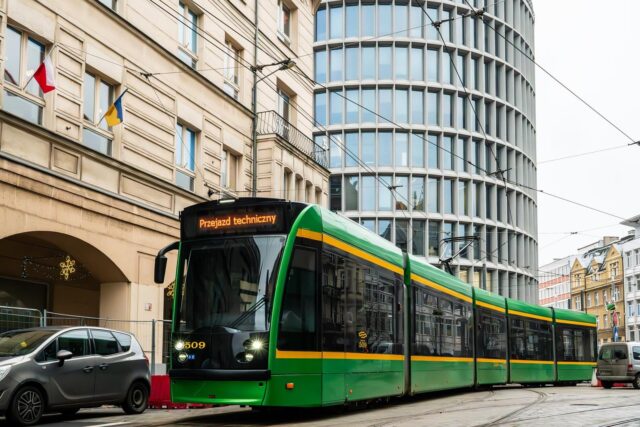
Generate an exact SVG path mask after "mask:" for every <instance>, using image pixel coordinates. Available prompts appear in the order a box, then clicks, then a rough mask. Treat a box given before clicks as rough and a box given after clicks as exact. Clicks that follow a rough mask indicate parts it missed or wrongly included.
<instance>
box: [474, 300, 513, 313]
mask: <svg viewBox="0 0 640 427" xmlns="http://www.w3.org/2000/svg"><path fill="white" fill-rule="evenodd" d="M476 305H477V306H479V307H484V308H488V309H489V310H495V311H499V312H500V313H506V311H507V310H505V309H504V308H502V307H498V306H497V305H493V304H489V303H486V302H483V301H478V300H476Z"/></svg>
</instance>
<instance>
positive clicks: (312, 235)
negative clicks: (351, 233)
mask: <svg viewBox="0 0 640 427" xmlns="http://www.w3.org/2000/svg"><path fill="white" fill-rule="evenodd" d="M296 236H297V237H302V238H305V239H312V240H316V241H319V242H324V243H326V244H327V245H330V246H333V247H334V248H337V249H340V250H343V251H345V252H347V253H349V254H351V255H354V256H357V257H358V258H362V259H364V260H365V261H369V262H371V263H373V264H375V265H378V266H380V267H382V268H384V269H387V270H390V271H393V272H394V273H397V274H400V275H402V274H404V270H403V269H402V267H398V266H397V265H394V264H391V263H390V262H388V261H385V260H383V259H382V258H379V257H377V256H375V255H371V254H370V253H368V252H365V251H363V250H361V249H358V248H356V247H355V246H352V245H350V244H348V243H345V242H343V241H342V240H338V239H336V238H335V237H332V236H329V235H328V234H326V233H318V232H316V231H311V230H306V229H304V228H300V229H298V232H297V233H296Z"/></svg>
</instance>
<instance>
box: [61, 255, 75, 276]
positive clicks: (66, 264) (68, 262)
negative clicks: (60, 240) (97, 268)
mask: <svg viewBox="0 0 640 427" xmlns="http://www.w3.org/2000/svg"><path fill="white" fill-rule="evenodd" d="M75 266H76V260H74V259H71V257H70V256H69V255H67V258H66V259H65V260H64V261H63V262H61V263H60V276H62V277H64V280H69V276H70V275H72V274H73V273H75V272H76V267H75Z"/></svg>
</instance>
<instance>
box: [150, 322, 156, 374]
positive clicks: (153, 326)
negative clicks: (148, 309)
mask: <svg viewBox="0 0 640 427" xmlns="http://www.w3.org/2000/svg"><path fill="white" fill-rule="evenodd" d="M155 373H156V319H151V375H154V374H155Z"/></svg>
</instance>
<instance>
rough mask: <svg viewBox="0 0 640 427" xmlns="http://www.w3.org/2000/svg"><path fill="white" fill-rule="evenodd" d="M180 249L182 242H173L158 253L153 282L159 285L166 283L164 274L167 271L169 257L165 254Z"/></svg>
mask: <svg viewBox="0 0 640 427" xmlns="http://www.w3.org/2000/svg"><path fill="white" fill-rule="evenodd" d="M179 247H180V242H173V243H171V244H169V245H167V246H165V247H164V248H162V249H160V250H159V251H158V255H156V261H155V264H154V266H153V281H154V282H156V283H157V284H162V283H164V272H165V271H166V269H167V257H166V256H165V254H166V253H167V252H171V251H173V250H176V249H178V248H179Z"/></svg>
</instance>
